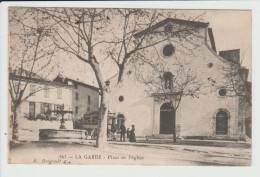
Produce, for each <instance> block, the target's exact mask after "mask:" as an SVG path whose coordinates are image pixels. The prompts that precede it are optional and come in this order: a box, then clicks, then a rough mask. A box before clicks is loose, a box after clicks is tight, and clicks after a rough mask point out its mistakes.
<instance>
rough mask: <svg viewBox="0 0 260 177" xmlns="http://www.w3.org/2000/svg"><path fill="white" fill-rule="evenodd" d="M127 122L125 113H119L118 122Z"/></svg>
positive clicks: (120, 123)
mask: <svg viewBox="0 0 260 177" xmlns="http://www.w3.org/2000/svg"><path fill="white" fill-rule="evenodd" d="M123 123H125V116H124V115H123V114H118V116H117V124H118V125H119V126H120V125H122V124H123Z"/></svg>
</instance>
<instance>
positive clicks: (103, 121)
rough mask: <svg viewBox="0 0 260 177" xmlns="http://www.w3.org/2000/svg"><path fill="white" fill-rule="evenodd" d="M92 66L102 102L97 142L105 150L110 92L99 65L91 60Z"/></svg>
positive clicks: (98, 146) (97, 145)
mask: <svg viewBox="0 0 260 177" xmlns="http://www.w3.org/2000/svg"><path fill="white" fill-rule="evenodd" d="M90 66H91V67H92V69H93V71H94V73H95V76H96V79H97V82H98V86H99V89H100V96H101V101H100V110H99V120H100V121H99V126H98V135H97V140H96V147H97V148H105V147H106V145H107V116H108V108H107V105H108V98H107V96H108V93H107V92H108V90H107V88H106V86H105V85H106V84H105V81H104V79H103V75H102V73H101V70H100V68H99V64H98V63H96V62H93V61H92V60H91V62H90Z"/></svg>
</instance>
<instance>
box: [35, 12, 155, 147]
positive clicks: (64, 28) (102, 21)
mask: <svg viewBox="0 0 260 177" xmlns="http://www.w3.org/2000/svg"><path fill="white" fill-rule="evenodd" d="M33 11H37V12H41V13H42V16H46V18H48V19H49V24H50V26H52V31H54V33H55V34H54V35H52V36H51V37H50V38H51V40H52V42H53V43H54V44H55V46H56V47H57V48H59V49H60V50H62V51H65V52H67V53H68V54H72V55H74V56H75V57H76V58H77V59H79V60H81V61H83V62H85V63H87V64H89V65H90V66H91V68H92V70H93V72H94V73H95V76H96V80H97V83H98V87H99V89H100V96H101V103H100V110H99V114H100V115H99V117H100V124H99V133H98V138H97V142H96V146H97V147H101V148H104V147H105V144H106V139H107V137H106V136H107V135H106V134H107V112H108V110H107V106H106V105H107V104H108V101H109V100H108V90H109V89H108V85H107V84H106V81H105V79H104V72H103V68H102V65H103V64H104V62H105V60H107V59H109V60H111V61H114V62H115V64H116V66H117V67H118V70H119V75H118V82H120V81H121V80H122V74H123V71H124V66H125V64H126V63H127V62H128V60H129V59H130V58H131V55H133V54H134V53H135V52H136V51H138V50H140V49H141V48H144V47H143V45H142V44H143V41H144V38H145V36H147V35H148V34H149V33H150V31H147V32H146V33H144V34H142V35H141V38H140V39H141V40H136V39H135V38H134V34H135V33H136V32H137V31H140V30H143V29H146V28H148V27H150V26H152V25H153V24H155V22H156V20H158V17H159V15H158V14H157V13H156V10H141V9H84V8H32V13H33ZM122 21H123V22H124V23H123V25H121V22H122ZM118 23H119V24H118ZM113 31H114V33H112V32H113ZM146 47H149V46H146Z"/></svg>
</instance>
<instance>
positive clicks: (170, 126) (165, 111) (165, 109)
mask: <svg viewBox="0 0 260 177" xmlns="http://www.w3.org/2000/svg"><path fill="white" fill-rule="evenodd" d="M174 124H175V110H174V108H173V106H172V104H171V103H164V104H163V105H162V106H161V108H160V134H172V133H173V130H174Z"/></svg>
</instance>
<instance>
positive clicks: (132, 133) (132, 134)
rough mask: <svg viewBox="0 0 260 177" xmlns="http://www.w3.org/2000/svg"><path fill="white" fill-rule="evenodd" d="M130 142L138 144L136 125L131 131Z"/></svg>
mask: <svg viewBox="0 0 260 177" xmlns="http://www.w3.org/2000/svg"><path fill="white" fill-rule="evenodd" d="M129 141H130V142H136V138H135V126H134V125H132V129H131V131H130V136H129Z"/></svg>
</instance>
